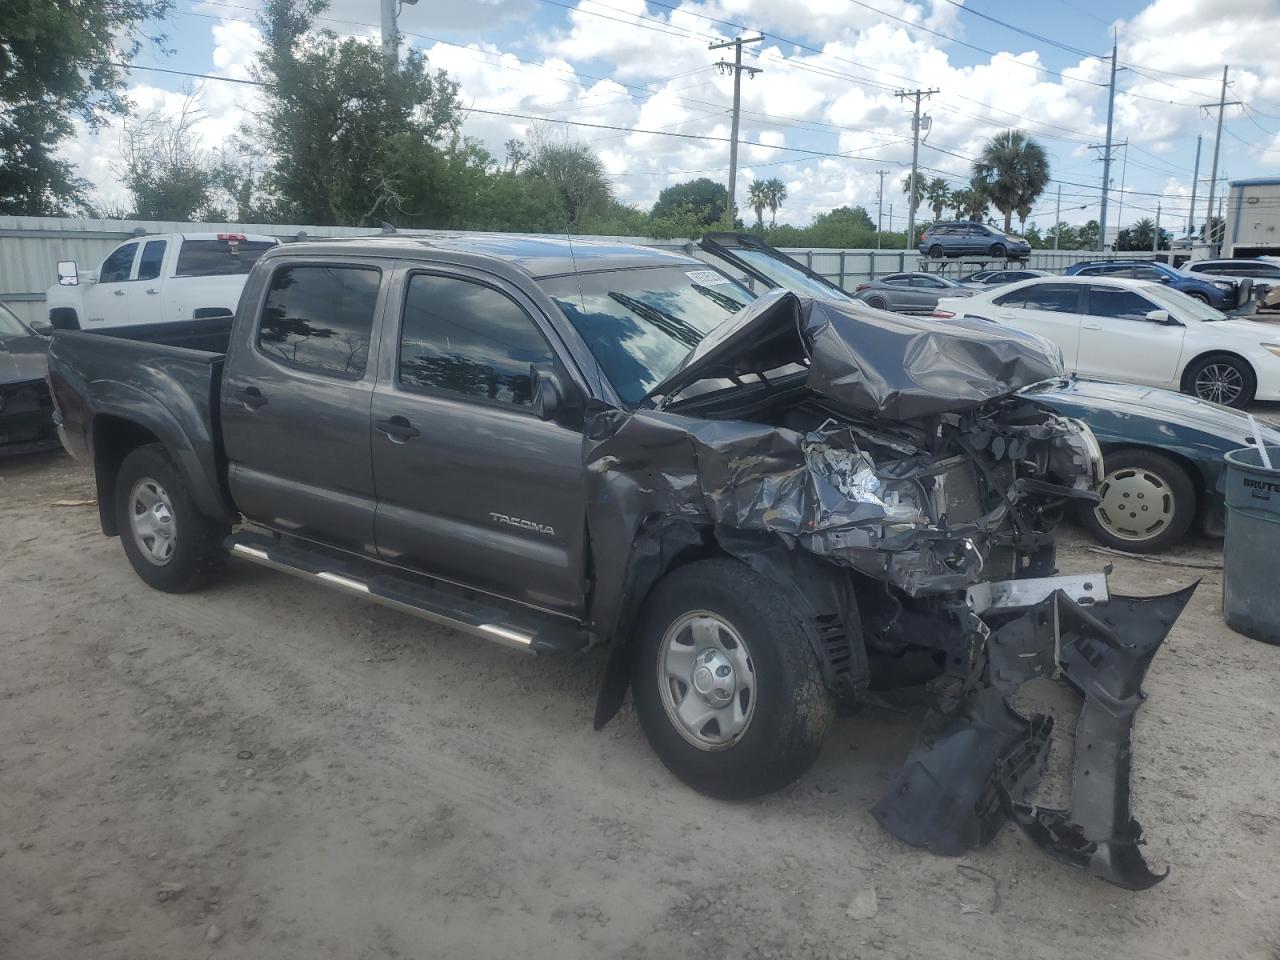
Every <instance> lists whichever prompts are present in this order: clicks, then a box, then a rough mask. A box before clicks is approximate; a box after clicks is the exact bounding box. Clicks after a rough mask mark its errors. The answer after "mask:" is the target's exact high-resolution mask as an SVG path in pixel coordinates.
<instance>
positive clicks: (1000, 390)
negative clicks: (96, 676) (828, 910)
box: [49, 235, 1190, 888]
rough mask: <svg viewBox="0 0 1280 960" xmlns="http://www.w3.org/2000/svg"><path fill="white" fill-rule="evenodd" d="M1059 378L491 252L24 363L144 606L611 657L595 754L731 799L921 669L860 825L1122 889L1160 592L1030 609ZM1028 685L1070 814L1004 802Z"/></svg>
mask: <svg viewBox="0 0 1280 960" xmlns="http://www.w3.org/2000/svg"><path fill="white" fill-rule="evenodd" d="M1060 374H1061V367H1060V364H1059V358H1058V355H1057V353H1056V351H1055V350H1054V349H1053V348H1052V347H1049V346H1048V345H1047V344H1046V343H1045V342H1044V341H1042V340H1039V339H1038V338H1035V337H1032V336H1029V335H1026V334H1021V333H1018V332H1016V331H1011V330H1008V329H1006V328H1002V327H996V326H992V325H989V324H981V325H978V324H975V325H973V326H966V325H963V324H960V323H955V322H952V323H948V324H945V325H943V324H939V323H936V322H934V321H932V320H929V319H920V318H910V317H902V316H896V315H892V314H887V313H882V312H879V311H876V310H872V309H870V308H865V307H863V306H862V305H858V304H847V303H837V302H834V301H829V300H824V299H820V298H802V297H796V296H795V295H792V294H789V293H782V292H778V291H774V292H771V293H769V294H767V295H765V296H763V297H759V298H756V297H755V296H754V295H753V294H752V293H751V292H749V291H748V290H746V289H744V288H743V287H741V286H740V285H738V284H737V283H736V282H734V281H733V280H731V279H729V278H728V277H726V276H725V275H724V274H722V273H720V272H719V271H716V270H712V269H708V268H707V266H706V265H705V264H702V263H699V262H697V261H695V260H691V259H687V258H685V257H680V256H675V255H671V254H666V253H660V252H657V251H654V250H648V249H644V248H638V247H629V246H610V245H600V244H587V243H582V242H574V241H569V240H567V239H551V238H532V237H511V236H495V235H488V236H485V235H433V236H430V237H426V236H422V237H415V236H411V235H393V236H386V237H381V238H369V239H361V240H352V241H329V242H310V243H299V244H294V245H288V246H280V247H277V248H275V249H273V250H270V251H268V252H267V253H266V254H264V255H263V256H262V258H261V259H260V260H259V261H258V263H257V264H256V265H255V266H254V268H253V270H252V272H251V274H250V276H249V279H248V282H247V283H246V286H245V290H244V294H243V297H242V300H241V303H240V305H239V309H238V311H237V313H236V315H235V317H234V318H233V319H232V320H231V321H230V322H229V323H228V322H226V321H220V320H216V319H215V320H208V321H193V322H191V323H188V324H182V323H179V324H173V323H170V324H165V325H163V327H162V328H161V327H155V328H149V327H122V328H119V329H118V330H113V331H110V333H109V334H108V333H106V332H104V333H100V334H96V333H81V332H59V333H58V334H57V335H56V336H55V338H54V341H53V345H52V348H51V350H50V355H49V379H50V385H51V387H52V392H53V396H54V401H55V407H56V413H55V418H56V420H57V421H58V422H59V424H60V431H61V435H62V439H63V443H64V444H65V445H66V447H67V448H68V449H69V450H70V451H72V452H73V453H75V454H77V455H79V456H87V457H89V458H91V459H92V461H93V464H94V468H95V472H96V476H97V486H98V503H99V509H100V511H101V522H102V528H103V531H104V532H105V533H106V534H108V535H119V536H120V538H121V541H122V543H123V546H124V550H125V553H126V554H127V556H128V558H129V560H130V562H131V563H132V565H133V567H134V569H135V570H136V571H137V573H138V574H139V575H140V576H141V577H142V579H143V580H145V581H146V582H147V583H149V584H151V585H152V586H154V587H156V588H159V589H162V590H169V591H183V590H189V589H192V588H194V587H196V586H198V585H200V584H202V583H205V582H207V581H208V580H209V579H210V578H212V577H214V576H216V575H217V574H218V573H219V572H220V571H221V570H222V569H223V567H224V566H225V564H226V562H227V558H228V556H229V555H230V556H236V557H240V558H243V559H245V560H248V561H252V562H255V563H259V564H262V565H265V566H268V567H272V568H275V569H279V570H284V571H287V572H289V573H291V574H294V575H297V576H299V577H303V578H306V579H308V580H311V581H314V582H316V583H319V584H323V585H326V586H328V587H332V588H335V589H338V590H342V591H345V592H347V593H349V594H351V595H353V596H356V597H360V598H363V599H368V600H373V601H377V602H380V603H384V604H387V605H389V606H391V607H394V608H396V609H399V610H402V611H406V612H409V613H413V614H416V615H419V616H422V617H425V618H427V619H429V620H432V621H435V622H438V623H443V624H447V625H449V626H451V627H453V628H455V629H458V630H461V631H463V632H466V633H468V634H470V635H473V636H477V637H481V638H485V639H489V640H495V641H498V642H501V643H505V644H508V645H510V646H513V647H516V648H519V649H522V650H525V651H528V652H533V653H549V652H555V651H579V650H583V649H586V648H589V647H594V646H597V645H601V644H606V643H607V644H610V646H611V649H610V653H609V658H608V665H607V667H606V669H605V672H604V678H603V682H602V686H601V690H600V694H599V699H598V702H597V708H596V724H597V726H600V725H603V724H604V723H606V722H607V721H608V720H609V719H610V718H611V717H612V716H613V715H614V714H615V713H616V712H617V710H618V709H619V707H620V706H621V704H622V702H623V700H624V698H625V695H626V691H627V689H628V687H629V688H630V690H631V692H632V697H633V699H634V702H635V707H636V711H637V714H638V716H639V719H640V722H641V725H642V726H643V728H644V731H645V733H646V735H647V736H648V739H649V741H650V742H651V743H652V745H653V748H654V750H655V751H656V752H657V753H658V755H659V756H660V757H661V758H662V760H663V762H664V763H665V764H666V765H667V766H668V767H669V768H670V769H671V770H672V771H673V772H674V773H675V774H676V776H678V777H679V778H680V779H682V780H684V781H685V782H686V783H688V784H690V785H691V786H693V787H694V788H696V789H698V790H701V791H704V792H706V793H709V794H713V795H716V796H720V797H726V798H737V797H747V796H753V795H758V794H761V793H764V792H767V791H770V790H775V789H777V788H779V787H782V786H783V785H785V784H787V783H789V782H791V781H792V780H794V779H795V778H797V777H799V776H800V775H801V774H802V773H803V772H804V771H805V770H806V769H807V768H808V767H809V765H810V764H811V763H812V762H813V760H814V758H815V757H816V755H817V753H818V751H819V749H820V747H821V745H822V742H823V739H824V736H825V735H826V733H827V730H828V728H829V727H830V725H831V723H832V720H833V717H834V713H835V706H836V704H837V703H838V702H840V701H848V702H857V701H858V700H859V699H860V698H862V697H864V696H865V695H866V693H867V691H868V689H869V686H870V684H871V682H872V678H873V674H876V673H877V671H883V672H884V674H886V675H887V674H892V673H894V672H895V671H894V667H895V665H896V666H897V667H903V666H904V665H905V664H907V663H911V664H914V665H917V666H918V665H920V664H923V665H924V666H925V668H926V672H927V673H929V674H931V675H933V676H934V680H933V683H934V688H935V690H936V692H937V697H938V699H937V704H936V706H935V707H934V709H933V710H932V711H931V713H930V714H929V716H928V718H927V719H926V721H925V727H924V730H923V731H922V733H921V735H920V738H919V740H918V742H917V744H916V746H915V748H914V749H913V750H912V751H911V753H910V755H909V756H908V757H907V758H906V763H905V765H904V767H903V769H902V771H901V773H900V774H899V775H898V777H897V778H896V780H895V781H894V783H893V784H892V786H891V788H890V789H889V791H888V793H887V794H886V795H885V797H884V799H883V800H882V801H881V802H880V803H879V804H878V805H877V806H876V808H875V810H874V814H875V816H876V817H877V818H878V819H879V821H880V822H881V823H882V824H883V825H884V826H885V827H886V828H887V829H889V830H891V831H892V832H893V833H894V834H896V835H897V836H899V837H901V838H902V839H904V840H905V841H907V842H909V843H912V844H917V845H919V846H922V847H926V848H928V849H930V850H933V851H935V852H938V853H943V854H957V853H960V852H963V851H964V850H967V849H969V848H972V847H976V846H980V845H982V844H985V843H986V842H987V841H989V840H990V839H991V837H992V836H993V835H994V834H995V832H996V831H997V830H998V829H999V828H1000V827H1001V825H1002V824H1004V823H1005V822H1007V820H1008V819H1009V818H1013V819H1015V820H1016V821H1017V822H1018V823H1020V824H1021V825H1022V827H1023V828H1025V830H1026V831H1027V833H1028V834H1029V835H1030V836H1031V837H1032V838H1033V839H1034V840H1035V841H1036V842H1037V843H1038V844H1039V845H1041V846H1042V847H1043V848H1044V849H1045V850H1047V851H1048V852H1050V853H1051V854H1053V855H1055V856H1057V857H1059V858H1061V859H1062V860H1065V861H1066V862H1068V863H1071V864H1074V865H1076V866H1079V867H1081V868H1084V869H1087V870H1089V871H1090V872H1092V873H1094V874H1096V875H1098V876H1100V877H1103V878H1104V879H1107V880H1110V881H1112V882H1114V883H1117V884H1120V885H1122V886H1125V887H1130V888H1143V887H1147V886H1150V885H1151V884H1153V883H1155V882H1156V881H1158V880H1159V879H1160V876H1159V875H1157V874H1155V873H1153V872H1152V871H1151V870H1150V869H1149V868H1148V867H1147V865H1146V863H1145V862H1144V860H1143V858H1142V856H1141V853H1140V851H1139V843H1140V839H1141V829H1140V828H1139V826H1138V824H1137V823H1136V822H1135V821H1134V820H1133V818H1132V817H1131V815H1130V810H1129V767H1130V743H1131V734H1132V725H1133V717H1134V712H1135V711H1136V709H1137V707H1138V706H1139V705H1140V703H1141V701H1142V699H1143V694H1142V692H1141V682H1142V680H1143V677H1144V675H1145V673H1146V670H1147V667H1148V665H1149V664H1150V662H1151V659H1152V657H1153V656H1154V654H1155V652H1156V650H1157V648H1158V647H1159V646H1160V643H1161V642H1162V640H1163V639H1164V637H1165V635H1166V634H1167V633H1168V631H1169V629H1170V627H1171V626H1172V625H1173V623H1174V621H1175V620H1176V619H1177V617H1178V615H1179V614H1180V612H1181V610H1182V608H1183V606H1184V604H1185V603H1186V601H1187V599H1188V598H1189V596H1190V589H1188V590H1184V591H1182V592H1180V593H1176V594H1171V595H1169V596H1163V597H1153V598H1145V599H1131V598H1123V597H1116V596H1109V595H1108V590H1107V583H1106V578H1105V575H1104V574H1103V573H1101V572H1099V573H1098V574H1097V575H1091V576H1072V577H1062V576H1055V572H1056V571H1055V567H1054V528H1055V526H1056V524H1057V523H1058V521H1059V519H1060V518H1061V517H1062V515H1063V513H1064V510H1065V508H1066V507H1067V506H1068V505H1069V502H1070V501H1072V500H1076V499H1084V500H1091V499H1095V498H1096V495H1095V494H1094V492H1093V490H1094V487H1095V485H1096V484H1097V482H1098V480H1099V469H1100V466H1101V454H1100V452H1099V450H1098V447H1097V444H1096V442H1095V441H1094V439H1093V436H1092V434H1091V433H1090V431H1089V429H1088V427H1086V426H1084V425H1083V424H1081V423H1079V422H1076V421H1072V420H1069V419H1065V418H1063V417H1061V416H1059V415H1057V414H1054V413H1052V412H1049V411H1047V410H1045V409H1043V408H1041V407H1039V406H1037V405H1036V403H1035V402H1034V400H1032V399H1028V398H1026V397H1020V396H1017V395H1015V391H1017V390H1018V389H1020V388H1022V387H1025V386H1027V385H1028V384H1031V383H1034V382H1037V381H1040V380H1043V379H1046V378H1049V377H1055V376H1059V375H1060ZM267 636H268V637H269V631H268V633H267ZM1040 677H1044V678H1054V679H1057V680H1058V681H1059V682H1065V683H1068V684H1070V685H1072V686H1073V687H1075V688H1076V689H1077V690H1078V691H1079V692H1080V693H1081V694H1082V695H1083V698H1084V699H1083V708H1082V712H1081V715H1080V718H1079V721H1078V724H1077V727H1076V731H1075V752H1076V756H1075V777H1074V782H1073V786H1072V793H1071V802H1070V804H1069V805H1068V807H1067V808H1065V809H1049V808H1046V807H1043V806H1039V805H1036V804H1035V803H1033V802H1032V801H1031V796H1032V790H1033V789H1034V787H1035V786H1036V782H1037V779H1038V776H1039V774H1040V772H1041V770H1042V769H1043V766H1044V762H1045V759H1046V756H1047V752H1048V747H1049V734H1050V728H1051V726H1052V720H1051V719H1050V718H1049V717H1046V716H1041V715H1033V716H1030V717H1024V716H1022V715H1020V714H1019V713H1017V712H1016V711H1015V710H1014V709H1013V707H1012V706H1011V704H1012V702H1013V695H1014V693H1015V691H1016V690H1017V688H1018V687H1019V686H1020V685H1021V684H1022V683H1023V682H1025V681H1027V680H1031V679H1034V678H1040Z"/></svg>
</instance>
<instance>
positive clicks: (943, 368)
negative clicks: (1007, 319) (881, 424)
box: [655, 291, 1063, 421]
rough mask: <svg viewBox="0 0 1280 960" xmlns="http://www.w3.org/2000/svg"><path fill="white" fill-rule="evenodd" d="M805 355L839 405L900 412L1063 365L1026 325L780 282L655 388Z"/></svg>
mask: <svg viewBox="0 0 1280 960" xmlns="http://www.w3.org/2000/svg"><path fill="white" fill-rule="evenodd" d="M806 360H807V361H808V364H809V372H808V378H807V385H808V386H809V388H810V389H812V390H813V391H814V393H816V394H818V395H819V396H821V397H823V398H824V399H825V400H826V401H828V403H829V405H830V406H831V407H832V408H833V409H836V410H839V411H840V412H841V413H843V414H846V415H850V416H857V417H873V418H878V419H883V420H895V421H902V420H910V419H914V418H918V417H927V416H933V415H935V414H939V413H948V412H951V413H955V412H960V411H963V410H968V409H972V408H973V407H976V406H979V405H980V404H982V403H985V402H987V401H989V400H993V399H995V398H997V397H1002V396H1005V395H1007V394H1010V393H1013V392H1014V391H1016V390H1020V389H1022V388H1023V387H1027V386H1030V385H1031V384H1033V383H1039V382H1040V381H1041V380H1047V379H1049V378H1050V377H1060V376H1062V372H1063V368H1062V353H1061V351H1060V350H1059V349H1058V348H1057V347H1055V346H1054V345H1052V344H1050V343H1049V342H1048V341H1047V340H1044V339H1043V338H1041V337H1037V336H1035V335H1034V334H1028V333H1025V332H1023V331H1020V330H1014V329H1012V328H1009V327H1002V326H1000V325H998V324H994V323H983V322H979V321H969V320H949V321H945V322H944V321H939V320H933V319H931V318H929V317H910V316H905V315H901V314H889V313H885V312H883V311H880V310H872V309H871V308H869V307H867V306H866V305H865V304H862V303H843V302H838V301H835V300H819V299H816V298H813V297H799V296H796V295H795V294H793V293H781V292H778V291H774V292H772V293H770V294H767V295H765V296H763V297H760V298H759V299H757V300H754V301H752V302H751V303H749V304H747V306H745V307H744V308H743V309H742V310H740V311H738V312H737V313H736V314H734V315H733V317H731V318H730V319H729V320H727V321H725V322H724V323H723V324H721V325H720V326H719V327H718V328H717V329H716V330H714V331H713V332H712V333H711V334H709V335H708V336H707V337H706V338H705V339H704V340H703V341H702V343H700V344H699V345H698V346H697V347H695V348H694V349H693V350H692V351H691V352H690V354H689V356H688V357H687V358H686V359H685V361H684V362H683V363H682V364H681V365H680V366H679V367H678V368H677V369H676V370H675V371H674V372H673V373H672V374H671V375H670V376H669V377H668V378H667V379H666V380H665V381H664V382H663V383H662V384H660V385H658V387H656V388H655V392H657V393H662V394H666V395H672V394H675V393H677V392H678V391H679V390H680V389H682V388H683V387H685V386H688V385H689V384H690V383H694V382H696V381H697V380H699V379H702V378H704V377H730V376H737V375H742V374H748V373H762V372H766V371H769V370H774V369H777V368H779V367H781V366H783V365H785V364H788V363H801V362H804V361H806Z"/></svg>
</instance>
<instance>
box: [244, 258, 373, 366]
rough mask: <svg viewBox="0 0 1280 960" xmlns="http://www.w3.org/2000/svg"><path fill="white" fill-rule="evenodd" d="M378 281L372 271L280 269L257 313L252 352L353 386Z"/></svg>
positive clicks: (364, 358)
mask: <svg viewBox="0 0 1280 960" xmlns="http://www.w3.org/2000/svg"><path fill="white" fill-rule="evenodd" d="M381 279H382V272H381V271H380V270H378V269H377V268H376V267H357V266H329V265H311V264H299V265H297V266H284V267H280V268H279V269H278V270H276V272H275V273H274V274H272V277H271V285H270V287H269V288H268V289H267V299H266V302H265V303H264V304H263V307H262V319H261V322H260V324H259V326H258V349H259V350H261V351H262V353H264V354H265V355H266V356H268V357H270V358H271V359H273V360H277V361H279V362H282V363H285V364H288V365H289V366H293V367H300V368H302V369H305V370H312V371H315V372H316V373H323V374H327V375H330V376H338V377H343V378H346V379H349V380H359V379H360V378H361V377H362V376H364V371H365V366H366V365H367V364H368V362H369V339H370V336H371V334H372V331H373V312H374V307H375V306H376V304H377V302H378V287H379V284H380V283H381Z"/></svg>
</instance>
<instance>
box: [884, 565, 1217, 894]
mask: <svg viewBox="0 0 1280 960" xmlns="http://www.w3.org/2000/svg"><path fill="white" fill-rule="evenodd" d="M1195 588H1196V584H1192V585H1191V586H1190V587H1187V588H1186V589H1184V590H1180V591H1178V592H1177V593H1171V594H1167V595H1165V596H1160V597H1143V598H1134V597H1118V596H1113V597H1112V599H1111V602H1110V603H1109V604H1104V605H1097V606H1093V607H1088V608H1086V607H1082V606H1080V605H1078V604H1076V603H1074V602H1073V601H1072V600H1070V599H1069V598H1068V597H1066V596H1065V595H1064V594H1062V593H1061V592H1057V593H1054V594H1052V595H1051V596H1050V597H1048V598H1047V599H1046V600H1044V601H1043V602H1042V603H1040V604H1037V605H1036V606H1034V607H1031V608H1030V609H1028V610H1027V611H1026V612H1025V613H1023V614H1021V615H1019V616H1016V617H1014V618H1013V619H1011V620H1007V621H1005V622H1003V623H1001V624H1000V625H999V626H998V627H997V628H996V629H994V630H991V631H990V632H989V633H987V635H986V638H985V643H984V644H983V647H982V656H981V658H980V659H979V662H978V663H977V664H976V671H975V674H978V673H981V672H982V669H981V668H982V667H983V666H985V667H987V668H988V669H989V672H988V674H987V677H988V678H989V682H988V681H980V682H974V683H971V684H969V685H968V686H967V688H966V689H965V691H964V692H963V694H962V695H961V696H959V697H958V698H955V699H953V700H951V701H949V702H944V703H941V704H940V705H939V707H937V708H935V709H934V710H933V711H931V713H930V715H929V716H928V717H927V718H926V720H925V724H924V727H923V729H922V731H921V734H920V737H919V738H918V739H917V741H916V744H915V746H914V747H913V748H912V750H911V753H910V754H909V755H908V757H907V761H906V763H905V764H904V765H903V768H902V770H901V771H900V772H899V774H898V776H897V778H896V779H895V780H894V783H893V784H892V785H891V787H890V789H889V790H888V792H887V793H886V794H885V796H884V797H883V798H882V799H881V800H880V802H879V803H878V804H877V805H876V807H875V808H874V810H873V813H874V814H875V816H876V818H877V819H878V820H879V821H880V822H881V824H883V825H884V826H885V827H886V829H888V830H889V831H890V832H892V833H893V834H894V835H895V836H897V837H899V838H900V839H902V840H904V841H906V842H908V843H911V844H915V845H917V846H922V847H926V848H928V849H929V850H932V851H933V852H935V853H941V854H950V855H958V854H961V853H964V852H965V851H966V850H969V849H973V848H975V847H980V846H984V845H985V844H986V843H987V842H988V841H989V840H990V839H991V838H992V837H993V836H994V835H995V833H996V832H997V831H998V830H999V828H1000V827H1001V826H1002V825H1003V824H1004V823H1005V822H1007V818H1008V817H1009V816H1012V817H1013V818H1014V819H1015V820H1016V821H1017V822H1018V823H1019V824H1020V825H1021V826H1022V828H1023V829H1024V830H1025V831H1026V833H1027V835H1028V836H1029V837H1030V838H1031V839H1032V840H1033V841H1034V842H1035V843H1036V844H1037V845H1038V846H1040V847H1041V848H1042V849H1044V850H1045V851H1046V852H1047V853H1049V854H1050V855H1051V856H1053V857H1055V858H1056V859H1059V860H1062V861H1064V862H1065V863H1069V864H1071V865H1073V866H1076V867H1079V868H1081V869H1083V870H1087V871H1088V872H1089V873H1091V874H1093V875H1094V876H1097V877H1100V878H1102V879H1104V880H1107V881H1109V882H1111V883H1114V884H1116V885H1117V886H1120V887H1124V888H1126V889H1130V890H1144V889H1147V888H1148V887H1151V886H1154V885H1155V884H1157V883H1159V882H1160V881H1161V880H1162V879H1164V877H1165V875H1166V874H1167V871H1166V873H1165V874H1157V873H1155V872H1153V871H1152V870H1151V868H1150V867H1149V866H1148V865H1147V863H1146V860H1145V859H1144V858H1143V856H1142V852H1141V850H1140V849H1139V847H1140V845H1141V843H1142V828H1141V826H1140V825H1139V824H1138V822H1137V820H1135V819H1134V818H1133V816H1132V814H1131V812H1130V805H1129V801H1130V760H1131V753H1132V749H1131V742H1132V737H1133V718H1134V714H1135V712H1136V711H1137V709H1138V707H1139V706H1140V705H1141V704H1142V701H1143V700H1144V699H1145V697H1144V694H1143V693H1142V689H1141V685H1142V680H1143V678H1144V677H1145V676H1146V672H1147V668H1148V667H1149V666H1150V664H1151V660H1152V658H1153V657H1154V656H1155V654H1156V651H1157V650H1158V649H1159V648H1160V644H1161V643H1162V642H1163V641H1164V638H1165V636H1167V635H1168V632H1169V630H1170V629H1171V628H1172V626H1173V624H1174V622H1175V621H1176V620H1177V619H1178V616H1179V615H1180V614H1181V612H1182V610H1183V608H1184V607H1185V606H1186V604H1187V602H1188V601H1189V600H1190V599H1191V595H1192V593H1193V592H1194V591H1195ZM975 632H977V633H978V634H983V633H985V632H986V631H985V624H982V623H981V622H980V621H979V622H978V623H977V624H976V625H975ZM1055 650H1057V651H1060V653H1059V654H1057V655H1058V656H1059V658H1060V659H1059V661H1058V663H1057V664H1055V662H1054V657H1055ZM1055 666H1056V667H1057V668H1060V669H1061V672H1062V680H1063V681H1065V682H1067V683H1070V684H1071V685H1072V686H1074V687H1075V688H1076V689H1077V690H1079V691H1080V693H1081V694H1083V695H1084V706H1083V707H1082V709H1081V712H1080V717H1079V719H1078V720H1077V722H1076V730H1075V758H1074V759H1075V770H1074V775H1073V778H1072V788H1071V805H1070V806H1069V807H1067V808H1065V809H1053V808H1047V807H1041V806H1037V805H1035V804H1034V803H1032V802H1031V801H1030V799H1029V798H1030V795H1031V792H1032V790H1033V789H1034V787H1035V784H1036V782H1037V781H1038V780H1039V776H1040V773H1041V772H1042V770H1043V766H1044V762H1045V760H1046V759H1047V752H1048V748H1049V730H1050V729H1051V728H1052V720H1051V718H1048V717H1044V716H1040V715H1034V716H1032V717H1031V718H1029V719H1028V718H1024V717H1022V716H1021V715H1019V714H1018V713H1017V712H1016V711H1015V710H1014V709H1013V707H1012V706H1011V704H1010V700H1011V699H1012V697H1013V695H1014V693H1015V692H1016V691H1017V689H1018V687H1019V686H1021V685H1022V684H1023V683H1024V682H1026V681H1027V680H1031V679H1034V678H1036V677H1041V676H1051V675H1052V674H1053V672H1054V670H1055ZM975 674H971V676H972V675H975ZM997 801H998V802H997Z"/></svg>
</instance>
